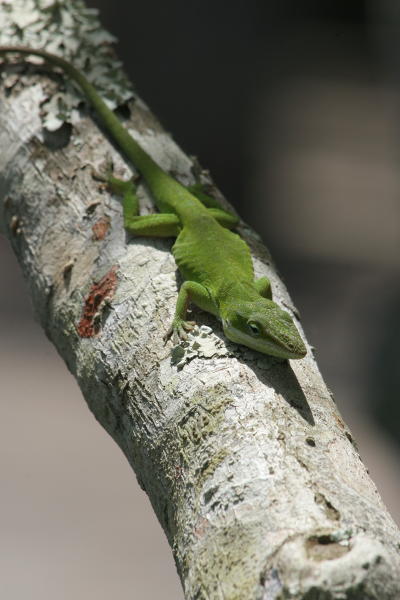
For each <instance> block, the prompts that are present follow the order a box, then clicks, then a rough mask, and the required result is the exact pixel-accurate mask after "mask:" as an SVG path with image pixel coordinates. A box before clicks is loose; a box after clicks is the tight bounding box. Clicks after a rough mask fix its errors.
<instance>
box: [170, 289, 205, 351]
mask: <svg viewBox="0 0 400 600" xmlns="http://www.w3.org/2000/svg"><path fill="white" fill-rule="evenodd" d="M189 302H193V303H194V304H196V305H197V306H198V307H199V308H202V309H203V310H206V311H207V312H211V313H213V314H215V311H216V307H215V304H214V302H213V301H212V299H211V297H210V294H209V292H208V290H207V288H205V287H204V286H202V285H201V284H200V283H197V282H196V281H184V282H183V284H182V285H181V288H180V290H179V294H178V299H177V301H176V307H175V316H174V319H173V321H172V324H171V327H170V328H169V329H168V331H167V333H166V334H165V336H164V339H165V340H166V339H168V338H169V337H171V335H172V336H173V340H174V342H175V343H178V341H179V339H186V337H187V335H186V332H187V331H191V330H192V329H193V328H194V326H195V323H194V321H187V320H186V314H187V309H188V306H189Z"/></svg>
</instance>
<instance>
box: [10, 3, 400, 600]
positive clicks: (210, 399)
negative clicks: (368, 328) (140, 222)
mask: <svg viewBox="0 0 400 600" xmlns="http://www.w3.org/2000/svg"><path fill="white" fill-rule="evenodd" d="M48 5H49V2H47V3H46V6H48ZM7 7H8V9H7V10H5V4H4V3H3V4H1V5H0V19H2V20H4V21H5V27H4V28H3V30H2V32H1V34H0V42H1V43H2V44H6V43H7V44H9V43H12V42H14V43H19V44H21V35H22V37H23V40H22V41H23V42H24V43H26V44H28V45H31V46H32V47H34V46H35V45H36V46H37V47H38V45H39V47H42V48H43V47H44V48H45V49H47V50H49V51H55V52H57V53H59V54H62V53H64V56H65V57H67V58H69V57H71V56H74V57H75V58H76V57H77V56H78V57H79V60H80V61H81V62H82V64H86V66H87V72H88V75H90V69H93V68H94V62H95V61H98V66H99V65H102V66H103V67H104V71H102V79H103V83H104V81H106V82H108V83H109V85H110V86H111V87H112V89H113V90H116V93H115V97H114V100H113V99H110V102H114V104H117V103H119V102H124V101H125V100H126V98H127V97H128V96H130V95H132V92H131V90H130V89H129V88H128V87H126V88H125V83H124V79H123V77H122V76H121V75H118V79H117V80H116V79H115V77H116V76H115V73H116V72H118V73H120V71H119V68H118V67H119V65H118V64H116V63H115V62H113V59H112V57H111V54H110V52H109V48H108V46H107V45H105V44H102V45H101V52H97V50H98V45H96V44H97V43H98V39H100V38H101V39H102V40H103V41H104V40H107V39H109V36H107V35H106V34H105V33H104V32H103V31H102V30H101V29H100V28H97V30H96V29H95V30H96V31H97V41H96V35H93V30H94V29H93V13H87V12H85V9H84V7H83V5H82V4H81V3H80V2H78V1H76V2H58V3H54V6H53V5H52V9H53V10H47V11H40V7H41V3H40V1H39V0H37V1H34V0H15V2H13V3H12V4H11V5H7ZM56 7H57V11H56ZM22 9H23V10H24V15H25V17H26V16H27V14H29V15H30V17H31V19H28V18H27V19H26V25H25V26H22V27H21V21H20V15H21V11H22ZM56 12H57V14H56ZM78 13H79V18H78ZM60 14H61V15H62V16H64V17H66V16H68V15H69V17H70V21H67V20H66V19H62V18H60ZM49 19H50V20H52V24H53V29H52V30H51V37H49V38H48V39H47V40H44V39H43V37H40V36H44V35H46V34H45V33H44V32H45V31H46V27H44V28H42V29H40V28H38V27H35V25H37V24H38V23H39V22H41V21H43V22H45V21H46V20H47V25H48V21H49ZM89 20H90V22H89ZM66 22H72V25H71V26H70V27H69V28H68V27H66V26H65V23H66ZM16 23H18V27H19V29H18V31H19V34H18V37H17V34H16V31H17V27H16ZM90 24H91V25H92V28H90V27H89V25H90ZM88 30H90V31H91V32H92V34H91V35H92V38H90V36H89V37H88V36H87V31H88ZM21 31H22V34H21ZM35 36H37V37H35ZM73 42H74V43H73ZM94 56H95V59H94V58H93V57H94ZM74 61H75V59H74ZM24 65H25V66H23V67H22V66H21V64H19V65H18V66H15V65H13V64H12V65H11V66H10V65H9V66H4V67H3V71H2V74H3V77H2V78H3V85H2V87H1V96H0V102H1V111H0V145H1V148H2V153H1V156H0V167H1V173H2V174H1V179H0V191H1V197H2V203H1V211H2V214H1V217H2V224H3V229H4V231H5V233H6V235H7V236H8V237H9V239H10V241H11V243H12V246H13V248H14V250H15V253H16V255H17V257H18V260H19V261H20V264H21V267H22V269H23V271H24V274H25V276H26V278H27V280H28V282H29V285H30V288H31V292H32V298H33V303H34V306H35V309H36V312H37V314H38V316H39V319H40V321H41V323H42V325H43V327H44V328H45V330H46V333H47V335H48V336H49V338H50V339H51V340H52V341H53V343H54V344H55V346H56V347H57V349H58V351H59V352H60V354H61V355H62V356H63V358H64V360H65V362H66V364H67V366H68V368H69V369H70V371H71V372H72V373H73V374H74V375H75V377H76V378H77V380H78V382H79V385H80V387H81V389H82V392H83V394H84V397H85V399H86V401H87V403H88V405H89V407H90V409H91V410H92V411H93V413H94V415H95V417H96V418H97V419H98V421H99V422H100V423H101V424H102V425H103V427H104V428H105V429H106V430H107V431H108V432H109V433H110V435H111V436H112V437H113V438H114V439H115V441H116V442H117V443H118V444H119V446H120V447H121V449H122V450H123V452H124V453H125V454H126V456H127V458H128V460H129V462H130V464H131V465H132V467H133V469H134V471H135V473H136V475H137V477H138V480H139V482H140V484H141V486H142V487H143V489H145V490H146V492H147V494H148V495H149V497H150V500H151V502H152V505H153V507H154V510H155V512H156V514H157V516H158V518H159V520H160V522H161V524H162V526H163V528H164V530H165V533H166V535H167V537H168V540H169V542H170V545H171V547H172V549H173V552H174V556H175V559H176V564H177V567H178V571H179V573H180V576H181V579H182V583H183V586H184V590H185V595H186V598H188V599H189V598H190V599H195V598H196V599H200V598H229V599H232V600H233V599H242V598H258V599H259V598H262V599H264V600H267V599H268V600H270V599H277V598H293V599H297V598H299V599H300V598H304V599H306V598H307V599H308V600H311V599H312V598H326V599H328V598H329V599H339V598H350V597H351V598H354V599H356V598H360V599H361V598H362V599H363V600H365V599H366V598H368V599H376V600H378V599H379V600H386V599H393V600H394V599H395V598H399V597H400V582H399V577H398V574H399V572H400V559H399V553H398V550H399V547H400V546H399V544H400V536H399V532H398V530H397V528H396V526H395V525H394V523H393V521H392V520H391V518H390V516H389V515H388V513H387V511H386V509H385V507H384V505H383V504H382V501H381V499H380V497H379V495H378V493H377V491H376V488H375V486H374V484H373V482H372V481H371V480H370V478H369V476H368V474H367V471H366V469H365V467H364V465H363V464H362V462H361V459H360V456H359V454H358V452H357V448H356V445H355V443H354V441H353V439H352V436H351V433H350V432H349V430H348V428H347V426H346V425H345V424H344V423H343V421H342V419H341V417H340V415H339V413H338V411H337V408H336V406H335V404H334V402H333V400H332V398H331V396H330V394H329V392H328V390H327V388H326V386H325V384H324V382H323V380H322V378H321V375H320V373H319V371H318V368H317V365H316V363H315V360H314V358H313V355H312V351H311V350H309V353H308V355H307V357H306V358H305V359H303V360H301V361H296V362H293V363H291V364H290V365H289V364H288V363H281V362H278V361H276V360H274V359H273V358H269V357H266V356H262V355H260V354H257V353H255V352H252V351H250V350H248V349H246V348H244V347H237V346H235V345H234V344H231V343H229V342H227V340H226V339H225V338H224V337H223V335H222V332H221V330H220V327H219V325H218V324H217V322H216V321H215V319H214V318H212V317H211V316H209V315H206V314H203V313H200V312H199V313H198V314H196V320H197V321H198V322H199V323H200V324H203V325H207V326H210V327H212V329H213V331H214V332H215V333H209V332H208V330H207V329H204V327H203V328H201V329H199V330H198V331H197V332H196V335H194V336H192V337H191V339H190V342H189V345H188V346H187V347H186V348H180V347H178V348H175V349H174V350H173V352H172V354H171V346H170V344H168V345H164V343H163V334H164V333H165V331H166V329H167V327H168V325H169V323H170V321H171V318H172V314H173V309H174V303H175V299H176V290H177V282H176V276H175V272H176V267H175V264H174V261H173V258H172V256H171V254H170V252H169V250H170V242H168V241H164V240H154V239H149V240H144V239H128V238H127V236H126V234H125V232H124V229H123V224H122V211H121V206H120V203H119V201H118V200H117V199H116V198H113V197H110V195H109V194H108V193H106V192H105V191H104V190H102V189H101V187H99V185H98V184H97V183H95V182H94V181H93V178H92V171H93V169H97V170H99V169H101V168H102V165H103V163H104V157H106V156H107V155H110V156H111V157H112V159H113V161H114V164H115V168H116V172H117V173H118V174H119V175H121V174H123V175H125V176H126V177H128V176H130V171H129V170H128V168H127V166H126V165H125V164H124V163H123V161H122V159H121V157H120V156H119V155H118V153H117V152H116V150H115V149H114V148H113V146H112V145H111V144H110V142H109V141H108V140H107V138H106V137H105V136H104V135H103V133H102V132H101V131H100V130H99V129H98V128H97V127H96V125H95V123H94V121H93V120H92V119H91V117H90V116H89V115H87V114H83V115H82V114H78V113H77V111H76V108H75V107H76V106H77V104H78V103H79V102H80V97H79V95H76V94H75V93H74V92H72V90H71V91H70V92H69V95H68V96H57V97H56V98H57V102H56V101H55V100H54V98H55V95H54V94H55V93H56V91H57V90H58V89H59V88H58V82H59V76H55V75H52V76H50V77H49V76H48V75H46V71H47V68H46V69H43V67H37V66H36V67H32V66H31V67H27V66H26V63H24ZM78 66H79V65H78ZM106 69H109V70H108V71H107V70H106ZM97 72H98V69H97ZM116 81H117V83H116ZM105 87H107V85H105ZM57 93H58V92H57ZM65 98H68V100H65ZM44 101H47V102H46V105H47V108H46V111H47V116H46V119H47V121H46V122H47V125H50V128H52V127H51V125H53V129H55V131H54V132H53V133H52V134H51V135H50V134H49V133H47V134H46V135H44V133H43V128H42V127H43V123H42V121H41V118H40V110H41V106H42V108H43V102H44ZM60 106H61V107H64V109H65V111H64V114H70V120H71V122H72V124H73V129H72V131H71V128H70V127H69V126H66V125H65V124H64V126H63V127H61V129H57V127H58V126H59V125H60V123H62V122H63V118H64V117H60ZM54 107H56V109H55V108H54ZM129 108H130V110H131V116H130V120H129V122H128V123H127V126H128V127H129V128H130V129H131V130H132V131H133V132H134V135H135V137H136V138H137V139H138V140H139V141H140V143H141V144H142V145H143V147H144V148H145V149H146V150H147V151H148V152H149V153H150V154H151V155H152V156H153V157H154V158H155V159H156V160H157V161H158V162H159V163H160V164H161V166H162V167H163V168H165V169H166V170H169V171H170V172H173V173H174V175H175V176H176V177H177V178H178V179H179V180H180V181H182V182H183V183H185V184H188V183H194V182H195V180H196V176H197V177H200V178H201V179H202V180H203V182H205V183H207V182H208V183H209V184H210V185H212V182H211V181H210V180H209V176H208V174H207V173H206V172H203V171H201V169H200V168H199V167H198V165H197V163H196V161H195V160H193V159H190V158H188V157H187V156H185V155H184V154H183V153H182V151H181V150H180V149H179V148H178V147H177V146H176V145H175V143H174V142H173V141H172V139H171V138H170V137H169V136H168V135H167V134H166V133H165V132H164V131H163V130H162V128H161V126H160V125H159V123H158V122H157V120H156V119H155V118H154V116H153V115H152V114H151V112H150V111H149V110H148V109H147V107H146V106H145V105H144V104H143V102H141V101H140V100H139V99H138V98H136V99H135V101H134V102H131V103H130V105H129ZM214 192H215V193H218V192H217V191H216V190H214ZM139 193H140V198H141V202H142V205H143V208H144V210H152V203H151V199H150V198H149V197H148V195H147V192H146V188H145V186H144V185H141V186H140V188H139ZM241 234H242V235H243V237H244V238H245V239H246V240H247V241H248V243H249V244H250V246H251V248H252V251H253V258H254V265H255V269H256V272H257V275H258V276H262V275H267V276H268V277H269V278H270V279H271V281H272V284H273V290H274V297H275V299H276V300H277V302H279V303H280V304H282V305H284V306H285V307H288V308H289V310H291V311H292V312H293V313H294V314H295V309H294V308H293V305H292V303H291V300H290V298H289V296H288V294H287V292H286V290H285V288H284V286H283V284H282V282H281V281H280V280H279V278H278V276H277V274H276V272H275V270H274V267H273V265H272V263H271V261H270V258H269V255H268V253H267V251H266V250H265V248H264V247H262V246H261V244H260V242H259V241H258V238H257V236H256V235H255V234H254V233H253V232H252V231H250V230H249V229H248V228H247V227H246V226H245V225H244V224H242V227H241Z"/></svg>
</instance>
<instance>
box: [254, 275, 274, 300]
mask: <svg viewBox="0 0 400 600" xmlns="http://www.w3.org/2000/svg"><path fill="white" fill-rule="evenodd" d="M254 285H255V286H256V289H257V292H258V293H259V294H260V296H263V297H264V298H268V300H272V288H271V282H270V280H269V279H268V277H260V278H259V279H256V280H255V282H254Z"/></svg>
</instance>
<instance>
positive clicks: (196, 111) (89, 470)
mask: <svg viewBox="0 0 400 600" xmlns="http://www.w3.org/2000/svg"><path fill="white" fill-rule="evenodd" d="M88 4H89V5H90V6H93V7H97V8H99V9H100V14H101V20H102V22H103V24H104V25H105V27H106V28H107V29H108V30H109V31H111V32H112V33H113V34H114V35H116V36H117V37H118V38H119V44H118V46H117V51H118V54H119V56H120V58H121V59H122V60H123V62H124V65H125V68H126V70H127V71H128V73H129V75H130V77H131V79H132V81H133V82H134V84H135V87H136V89H137V91H138V93H139V95H140V96H141V97H142V98H143V99H144V100H145V102H146V103H147V104H148V105H149V106H150V107H151V109H152V110H153V112H154V113H155V114H156V115H157V116H158V117H159V118H160V120H161V121H162V123H163V124H164V126H165V127H166V128H167V130H168V131H170V132H172V134H173V136H174V138H175V139H176V140H177V142H178V143H179V144H180V145H181V146H182V148H183V149H184V150H185V151H186V152H188V153H189V154H195V155H196V156H198V158H199V160H200V162H201V164H202V166H203V167H205V168H208V169H210V171H211V174H212V176H213V178H214V180H215V182H216V184H217V185H218V187H219V188H220V189H221V190H222V191H223V193H224V194H225V195H226V197H227V198H228V200H229V201H230V202H231V203H232V204H233V205H234V206H235V207H236V208H237V210H238V211H239V212H240V214H241V216H242V217H243V218H244V219H245V220H246V221H247V222H249V223H250V224H251V225H252V226H253V227H254V228H255V229H256V231H258V233H260V234H261V235H262V237H263V239H264V241H265V243H266V244H267V246H268V247H269V249H270V250H271V252H272V255H273V257H274V259H275V262H276V264H277V265H278V268H279V270H280V272H281V273H282V274H283V276H284V279H285V281H286V283H287V286H288V289H289V291H290V293H291V295H292V297H293V299H294V301H295V304H296V305H297V306H298V308H299V309H300V312H301V315H302V322H303V326H304V329H305V332H306V335H307V337H308V339H309V340H310V341H311V343H313V344H314V346H315V347H316V354H317V359H318V362H319V365H320V368H321V371H322V374H323V376H324V378H325V380H326V382H327V383H328V385H329V387H330V388H331V389H332V391H333V393H334V396H335V400H336V402H337V403H338V405H339V408H340V410H341V412H342V414H343V416H344V418H345V420H346V422H347V423H348V424H349V425H350V427H351V429H352V430H353V434H354V437H355V439H356V440H357V442H358V444H359V447H360V451H361V455H362V458H363V460H364V461H365V462H366V464H367V465H368V467H369V469H370V471H371V475H372V477H373V479H374V481H375V482H376V483H377V486H378V489H379V491H380V493H381V495H382V496H383V499H384V501H385V503H386V504H387V506H388V507H389V509H390V511H391V513H392V515H393V517H394V518H395V519H396V520H397V522H398V523H400V502H399V497H400V496H399V494H400V478H399V474H400V466H399V444H400V427H399V411H400V409H399V392H398V390H399V383H400V382H399V378H400V375H399V373H400V360H399V358H400V351H399V340H400V324H399V318H398V307H399V303H400V280H399V271H400V203H399V192H400V177H399V165H400V153H399V139H400V138H399V117H398V115H399V106H400V97H399V87H398V83H399V81H398V78H399V77H398V74H399V66H400V65H399V41H398V40H399V39H400V36H399V33H400V4H399V3H397V2H396V1H395V0H393V1H389V0H379V1H378V0H376V1H372V0H370V1H367V0H365V1H358V0H354V1H351V2H349V1H345V0H343V1H340V0H332V1H323V0H320V1H317V0H315V1H311V0H309V1H307V0H302V1H301V2H298V1H295V0H292V1H289V0H286V1H285V0H279V1H278V0H275V1H268V2H265V1H264V2H261V1H256V0H246V2H245V1H244V0H243V1H238V2H231V3H227V2H222V1H221V0H218V1H214V2H210V1H203V2H184V1H183V0H170V1H169V2H166V3H160V2H156V1H154V0H149V1H147V2H140V3H139V2H137V3H134V2H123V1H121V0H113V1H111V0H103V1H101V0H96V1H95V0H93V1H90V2H88ZM0 256H1V261H0V267H2V270H1V273H0V278H1V281H2V285H3V289H2V294H1V295H0V315H1V323H0V328H1V337H0V364H1V367H2V369H1V370H2V391H3V394H4V399H5V400H6V401H5V402H4V404H2V407H3V410H4V412H3V413H2V416H1V419H0V423H1V425H2V427H1V434H0V439H1V440H2V444H1V452H0V471H1V473H2V480H3V481H2V507H3V511H1V512H0V531H1V534H2V539H3V544H2V549H0V572H1V573H0V596H1V597H4V598H8V600H20V599H21V598H26V597H30V598H53V597H57V598H58V599H59V600H63V599H64V598H65V599H67V598H75V599H80V598H82V599H83V598H88V597H89V598H91V597H96V598H97V600H102V598H104V599H106V598H109V597H123V596H127V595H128V594H129V597H134V598H141V599H146V598H148V599H149V600H151V599H152V598H156V597H163V598H165V599H166V600H167V599H169V598H170V599H171V600H172V599H174V600H176V599H177V598H179V597H182V596H181V592H180V590H179V584H178V582H177V576H176V574H175V573H174V567H173V561H172V557H171V555H170V552H169V550H168V548H167V547H166V542H165V540H164V538H163V535H162V533H161V530H160V528H159V526H158V525H157V523H156V522H155V518H154V516H153V515H152V513H151V509H150V507H149V505H148V501H147V498H146V496H145V494H143V493H142V492H141V490H140V489H139V488H138V486H136V484H135V481H134V478H133V477H132V474H131V471H130V468H129V466H128V465H127V464H126V461H125V459H124V457H123V455H122V453H121V452H120V450H119V449H118V448H117V447H116V446H115V445H114V444H113V443H112V441H111V439H110V438H109V437H108V436H107V435H106V434H105V433H104V432H103V431H102V430H101V428H100V427H99V426H98V424H97V423H96V422H95V421H94V419H93V418H92V417H91V415H90V413H89V411H88V410H87V408H86V406H85V404H84V402H83V399H82V396H81V394H80V392H79V390H78V388H77V386H76V384H75V382H74V381H73V379H72V377H71V376H70V375H69V373H68V372H67V370H66V369H65V366H64V365H63V364H62V362H61V360H60V359H59V358H58V357H57V355H56V353H55V350H54V349H53V348H52V347H51V345H50V344H49V343H48V342H47V340H46V339H45V337H44V334H43V332H42V331H41V330H40V328H39V327H38V326H37V325H36V324H35V323H34V322H33V320H32V316H31V311H30V309H29V304H28V300H27V291H26V290H25V288H24V286H23V283H22V280H21V276H20V273H19V270H18V266H17V265H16V263H15V264H14V263H12V262H11V261H12V257H11V252H10V250H9V248H8V246H7V244H6V241H5V240H4V238H2V239H0ZM60 420H61V421H62V426H60Z"/></svg>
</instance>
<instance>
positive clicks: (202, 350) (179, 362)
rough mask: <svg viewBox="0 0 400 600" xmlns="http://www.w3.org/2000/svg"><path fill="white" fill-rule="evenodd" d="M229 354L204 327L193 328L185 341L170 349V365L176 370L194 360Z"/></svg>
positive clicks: (208, 328)
mask: <svg viewBox="0 0 400 600" xmlns="http://www.w3.org/2000/svg"><path fill="white" fill-rule="evenodd" d="M228 354H229V352H228V350H227V348H226V347H225V346H224V345H223V343H222V340H221V339H220V338H218V337H217V336H216V335H214V334H213V333H212V329H211V328H210V327H207V326H206V325H201V326H200V327H197V326H196V327H195V328H194V330H193V331H191V332H189V333H188V334H187V339H186V340H183V341H182V342H181V343H180V344H178V345H176V346H175V347H174V348H173V349H172V353H171V363H172V364H173V365H175V366H176V367H177V368H178V369H182V368H183V367H184V366H185V364H187V363H188V362H190V361H191V360H193V359H194V358H213V357H214V356H220V357H221V356H228Z"/></svg>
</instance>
